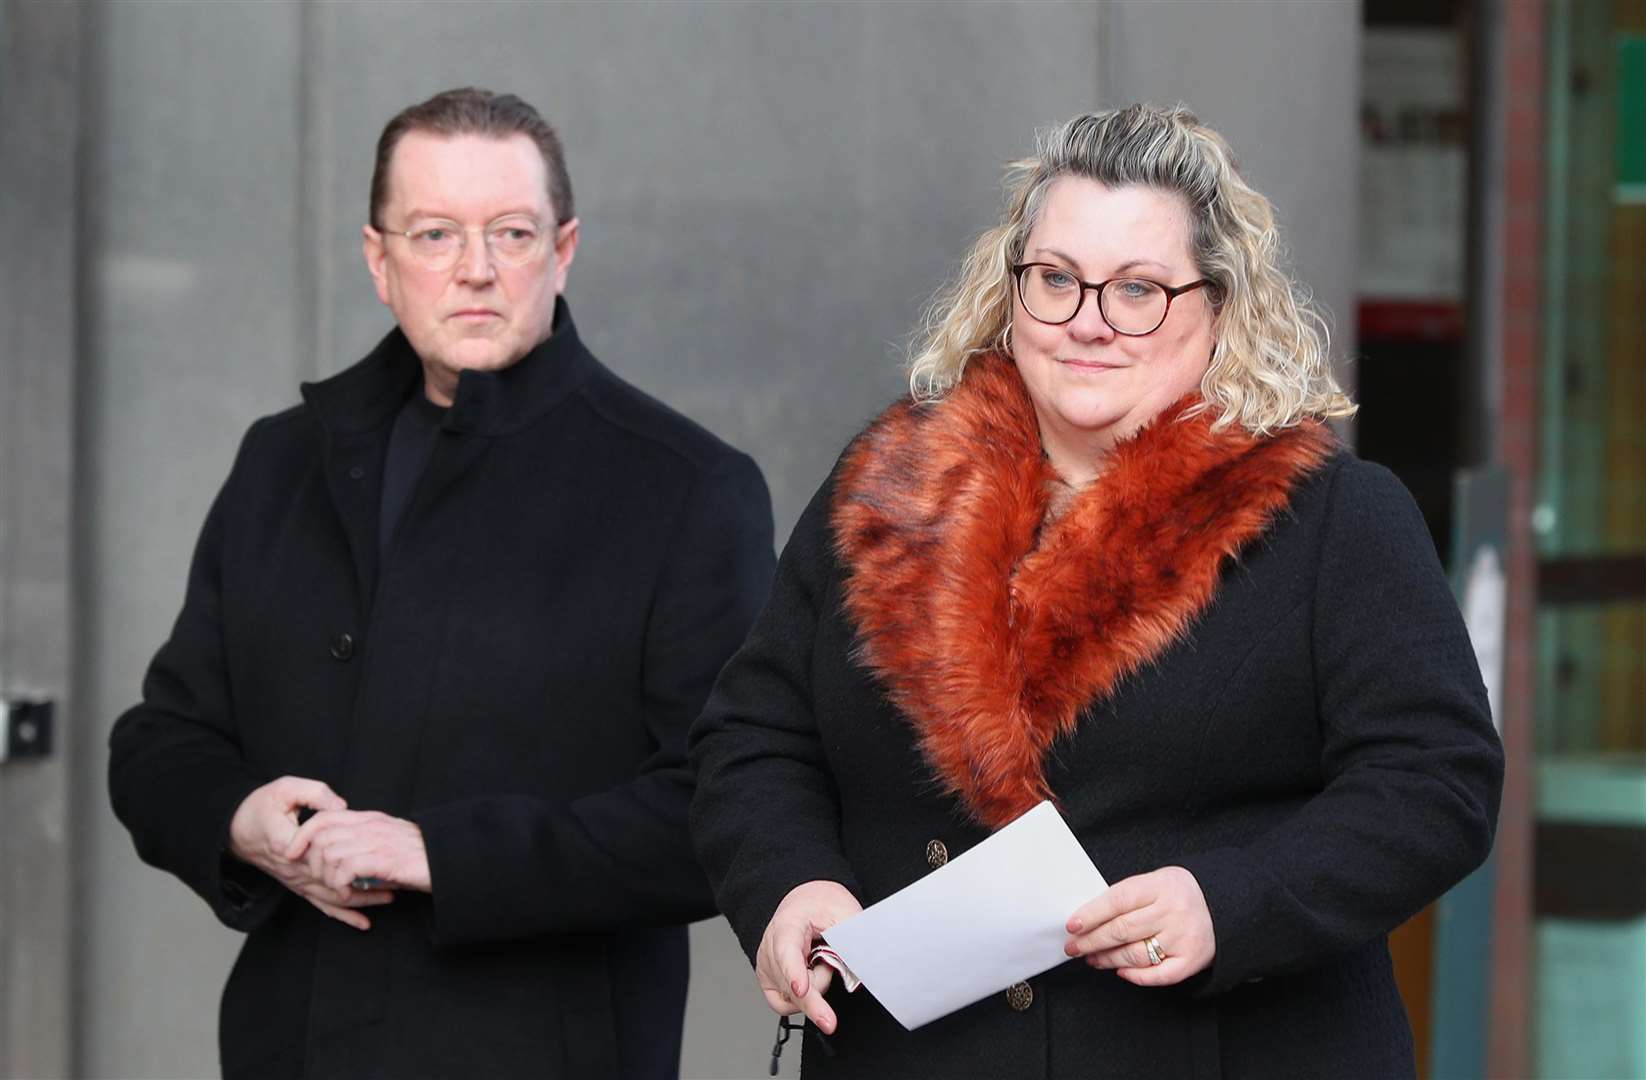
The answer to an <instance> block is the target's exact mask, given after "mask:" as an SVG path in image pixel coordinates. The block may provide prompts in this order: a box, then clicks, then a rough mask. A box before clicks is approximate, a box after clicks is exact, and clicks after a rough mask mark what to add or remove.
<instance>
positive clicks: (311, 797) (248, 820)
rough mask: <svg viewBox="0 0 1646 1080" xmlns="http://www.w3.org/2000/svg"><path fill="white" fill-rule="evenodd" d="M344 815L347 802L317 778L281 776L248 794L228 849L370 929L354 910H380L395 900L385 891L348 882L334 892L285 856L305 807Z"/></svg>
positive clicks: (232, 826)
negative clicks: (298, 818)
mask: <svg viewBox="0 0 1646 1080" xmlns="http://www.w3.org/2000/svg"><path fill="white" fill-rule="evenodd" d="M305 806H306V807H309V808H311V809H314V810H320V811H333V810H335V811H343V810H345V809H346V808H347V806H348V804H347V803H346V802H344V801H343V799H342V797H341V796H339V795H338V794H337V793H336V792H335V791H333V790H332V789H331V788H329V787H327V786H326V785H325V784H323V783H321V782H320V781H319V780H305V779H303V778H302V777H300V776H282V777H281V778H280V779H278V780H271V781H269V782H268V783H267V784H264V785H263V786H262V787H260V788H258V789H257V790H256V791H254V792H252V793H251V794H250V795H247V796H246V798H245V800H244V801H243V802H241V804H240V808H239V809H238V810H236V811H235V812H234V819H233V820H232V821H230V822H229V850H230V851H231V852H232V853H233V854H234V856H235V858H237V859H239V860H240V861H241V862H245V863H250V864H251V865H252V866H255V867H257V868H258V869H259V870H261V871H263V872H264V873H265V874H267V875H269V876H270V877H272V878H274V880H276V881H278V882H280V884H282V885H284V886H285V887H286V888H288V889H290V890H291V891H292V892H294V893H296V894H297V895H299V896H301V897H302V898H303V899H305V900H307V901H308V902H309V903H311V904H313V905H314V906H315V907H317V908H319V909H320V910H321V911H323V912H325V913H326V914H327V915H330V916H331V917H332V918H334V919H336V920H337V921H339V922H343V923H347V924H348V925H350V926H352V927H354V928H355V929H356V930H369V929H371V920H370V919H368V918H366V916H365V915H364V914H363V913H362V912H359V911H356V910H354V909H355V908H363V907H376V906H378V905H380V904H387V903H389V902H390V901H392V900H393V899H394V893H393V892H390V891H388V890H386V889H370V890H358V889H354V888H351V887H349V884H348V882H344V885H343V887H342V888H340V889H339V888H334V887H332V886H330V885H327V884H326V883H325V882H324V881H322V880H321V877H320V875H318V874H315V873H313V872H312V871H310V869H309V868H308V866H307V865H305V864H304V863H301V862H294V861H293V860H292V859H290V858H287V856H286V848H287V847H288V846H289V845H290V844H291V842H292V840H293V838H294V837H295V836H296V835H297V833H298V826H297V812H298V810H299V808H301V807H305Z"/></svg>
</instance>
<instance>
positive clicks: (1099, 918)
mask: <svg viewBox="0 0 1646 1080" xmlns="http://www.w3.org/2000/svg"><path fill="white" fill-rule="evenodd" d="M1066 929H1067V930H1068V931H1069V933H1070V934H1071V935H1073V936H1072V937H1071V938H1070V939H1069V940H1068V942H1066V943H1065V944H1064V946H1063V951H1064V952H1066V953H1068V954H1069V955H1070V956H1084V957H1085V958H1086V963H1088V964H1090V965H1091V966H1092V967H1094V968H1114V969H1115V974H1117V975H1119V976H1120V977H1121V978H1122V979H1125V980H1126V981H1127V982H1129V983H1136V984H1137V985H1138V986H1171V985H1172V984H1173V983H1180V982H1182V981H1183V980H1184V979H1187V978H1188V977H1189V976H1191V975H1195V974H1197V973H1199V972H1201V971H1204V970H1205V969H1206V968H1207V967H1208V966H1210V964H1211V962H1212V957H1213V956H1215V955H1217V942H1216V940H1215V938H1214V936H1213V933H1212V913H1211V912H1210V911H1209V910H1207V908H1206V897H1205V896H1204V895H1203V894H1202V893H1201V891H1200V883H1199V882H1198V881H1196V880H1195V879H1194V875H1193V874H1191V873H1189V872H1188V871H1187V870H1185V869H1183V867H1181V866H1168V867H1165V868H1164V869H1161V870H1156V871H1154V872H1153V873H1152V874H1138V875H1137V876H1135V877H1129V878H1126V879H1125V880H1124V881H1117V882H1115V884H1113V885H1111V886H1110V887H1109V890H1108V891H1107V892H1105V893H1103V894H1102V895H1100V896H1098V897H1097V898H1096V899H1094V900H1090V901H1088V902H1087V903H1085V904H1083V905H1082V906H1081V907H1080V909H1079V910H1077V911H1076V912H1075V913H1074V914H1073V915H1071V916H1070V917H1069V923H1068V926H1067V927H1066ZM1151 938H1153V939H1154V942H1155V949H1156V952H1157V953H1158V954H1160V955H1162V956H1163V957H1164V959H1162V960H1161V961H1160V962H1159V963H1158V964H1156V963H1152V962H1151V961H1150V958H1149V947H1148V944H1147V943H1148V941H1149V939H1151Z"/></svg>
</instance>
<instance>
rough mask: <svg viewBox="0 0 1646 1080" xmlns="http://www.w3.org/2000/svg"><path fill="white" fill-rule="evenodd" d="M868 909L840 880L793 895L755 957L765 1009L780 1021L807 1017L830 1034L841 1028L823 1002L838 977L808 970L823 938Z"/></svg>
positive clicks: (824, 968)
mask: <svg viewBox="0 0 1646 1080" xmlns="http://www.w3.org/2000/svg"><path fill="white" fill-rule="evenodd" d="M862 910H863V905H862V904H859V903H858V902H857V898H856V897H855V896H853V895H852V894H851V893H849V892H847V891H846V887H845V886H844V885H842V884H840V883H839V882H838V881H808V882H806V883H805V884H803V885H796V886H795V887H794V888H792V889H790V890H789V894H788V895H787V896H785V897H784V898H783V902H782V903H780V904H778V905H777V910H776V911H775V912H773V913H772V921H771V922H769V923H767V924H766V932H765V934H763V935H762V936H761V938H760V948H759V949H758V950H757V951H756V952H755V964H754V977H755V981H756V982H758V983H759V984H760V990H761V992H762V993H763V994H765V995H766V1004H767V1005H770V1006H771V1008H772V1011H773V1012H775V1013H777V1014H778V1015H779V1016H789V1015H791V1014H792V1013H797V1012H804V1013H805V1014H806V1018H807V1019H808V1020H810V1021H811V1022H812V1023H814V1024H816V1025H817V1029H818V1030H819V1031H821V1032H823V1034H825V1035H833V1034H834V1029H835V1025H836V1024H837V1023H839V1021H838V1019H837V1018H836V1017H835V1015H834V1010H833V1009H831V1008H829V1003H828V1002H826V1001H824V1000H823V995H824V993H826V992H827V991H828V989H829V983H830V982H831V981H832V980H833V978H834V968H832V967H830V966H829V965H827V964H818V965H817V966H816V967H808V962H809V960H810V959H811V953H812V942H813V940H814V939H816V938H817V936H818V935H819V934H821V933H822V932H823V931H825V930H827V929H828V928H829V927H831V926H833V925H834V924H835V923H837V922H840V921H842V920H843V919H849V918H851V917H852V916H853V915H856V914H857V913H858V912H860V911H862Z"/></svg>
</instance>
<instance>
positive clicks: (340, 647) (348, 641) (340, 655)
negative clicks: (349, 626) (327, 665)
mask: <svg viewBox="0 0 1646 1080" xmlns="http://www.w3.org/2000/svg"><path fill="white" fill-rule="evenodd" d="M331 654H332V656H334V657H335V658H337V659H338V660H347V659H348V658H349V657H351V656H353V655H354V635H352V634H338V635H337V636H336V637H334V638H332V639H331Z"/></svg>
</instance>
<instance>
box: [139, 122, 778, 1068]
mask: <svg viewBox="0 0 1646 1080" xmlns="http://www.w3.org/2000/svg"><path fill="white" fill-rule="evenodd" d="M364 232H365V242H364V249H365V256H366V264H367V268H368V269H369V270H370V272H371V276H372V280H373V282H374V283H375V285H376V287H377V295H378V297H379V298H380V299H381V300H382V301H383V303H385V304H386V305H388V307H389V308H390V310H392V311H393V312H394V317H395V319H396V321H397V322H398V324H399V327H398V329H396V330H394V331H393V332H391V333H390V334H389V335H388V336H387V337H386V338H384V339H383V341H382V342H381V343H380V344H379V345H378V346H377V347H376V348H375V349H374V350H373V351H372V353H371V354H370V355H369V356H367V357H366V359H364V360H363V361H361V362H360V363H359V364H357V365H355V366H354V367H352V368H349V369H348V370H346V371H344V372H343V373H342V374H340V375H337V376H336V377H334V378H331V379H327V380H325V381H323V382H319V383H313V384H307V385H305V386H304V387H303V398H304V403H303V404H302V405H299V406H297V407H296V408H293V409H291V410H289V411H287V412H284V413H281V414H279V415H276V416H272V417H268V418H265V419H263V420H260V421H258V422H257V423H256V424H254V425H253V426H252V428H251V430H250V432H249V433H248V434H247V436H246V438H245V441H244V443H243V444H242V446H241V448H240V452H239V455H238V457H237V459H236V461H235V464H234V467H233V469H232V471H231V473H230V475H229V478H228V481H227V482H226V484H225V485H224V487H223V490H222V491H221V492H220V493H219V495H218V497H217V500H216V502H215V503H214V504H213V506H212V509H211V512H210V514H209V515H208V517H207V519H206V524H205V528H204V531H203V534H202V536H201V538H200V543H199V546H198V548H197V550H196V552H195V557H194V562H193V566H192V568H191V570H190V573H189V582H188V590H187V595H186V597H185V599H184V604H183V610H182V614H181V615H180V616H179V617H178V620H177V624H176V627H175V628H174V630H173V632H172V636H171V638H170V640H169V641H167V643H166V644H165V645H164V646H163V647H162V648H161V650H160V652H159V653H158V655H157V656H156V657H155V660H154V663H153V665H152V666H151V668H150V669H149V673H148V676H147V678H146V679H145V681H144V685H143V701H142V703H141V704H139V705H137V706H136V707H135V708H133V709H131V710H130V711H129V712H127V713H126V714H125V715H124V716H123V717H121V719H120V721H119V722H118V723H117V724H116V725H115V729H114V733H113V735H112V737H111V746H112V751H113V756H112V760H111V763H110V770H109V774H110V775H109V785H110V791H111V793H112V796H113V801H114V807H115V811H116V813H117V814H118V815H119V816H120V819H121V820H122V821H123V822H124V823H125V824H126V826H127V827H128V828H129V829H130V830H131V832H132V835H133V838H134V839H135V841H136V844H137V849H138V852H139V853H140V854H141V855H142V857H143V858H144V859H145V860H147V861H148V862H150V863H152V864H154V865H156V866H158V867H161V868H163V869H165V870H169V871H171V872H172V873H175V874H177V875H178V876H179V877H180V878H182V879H183V881H184V882H185V883H187V884H188V885H189V886H190V887H191V888H193V889H194V890H195V891H196V892H198V893H199V894H200V895H201V896H202V897H203V898H205V900H206V901H207V903H209V904H210V905H211V906H212V909H213V910H214V912H215V913H216V914H217V916H218V917H219V918H220V919H221V920H222V921H223V922H225V923H227V924H228V925H229V926H231V927H234V928H236V929H240V930H244V931H247V932H248V934H249V936H248V938H247V940H246V943H245V946H244V947H243V949H242V951H241V954H240V958H239V961H238V962H237V963H236V965H235V968H234V971H233V973H232V974H231V975H230V977H229V982H228V986H227V988H226V989H225V991H224V995H223V1005H222V1014H221V1023H220V1041H221V1051H222V1064H223V1071H224V1074H225V1075H226V1076H228V1077H231V1078H232V1077H265V1076H267V1077H276V1076H278V1077H289V1076H304V1077H349V1078H360V1077H371V1076H384V1077H414V1076H477V1077H478V1076H485V1077H507V1076H519V1075H532V1076H551V1077H577V1078H583V1077H607V1076H625V1077H626V1076H643V1077H663V1076H670V1077H672V1076H675V1075H677V1073H678V1057H679V1046H680V1033H681V1023H682V1012H683V1007H684V1000H685V986H686V971H687V957H686V936H685V930H684V928H683V927H682V926H681V925H680V924H681V923H684V922H687V921H689V920H692V919H697V918H702V917H704V916H707V915H709V914H711V913H712V911H713V904H712V901H711V898H710V894H709V891H708V888H707V886H706V884H705V883H704V881H703V879H702V876H701V873H700V871H699V870H698V867H697V865H696V863H695V862H694V860H693V856H692V854H691V845H690V842H689V839H688V836H687V832H686V811H687V805H688V802H689V800H690V774H689V773H688V771H687V768H686V765H685V763H684V756H683V747H684V742H685V733H686V728H687V726H688V724H689V723H690V721H691V720H692V718H693V717H694V716H695V714H696V713H697V710H698V708H699V707H700V706H701V704H702V702H703V700H704V698H705V697H706V696H707V693H708V690H709V686H710V683H711V682H712V681H713V679H714V676H715V674H716V673H717V672H718V670H719V668H720V666H721V664H722V662H723V661H724V660H725V659H726V658H727V657H728V656H729V655H730V654H731V653H732V651H733V650H734V649H735V648H736V647H737V645H738V644H739V643H740V642H741V640H742V638H743V635H744V633H745V631H746V630H747V629H748V626H749V623H750V621H751V620H752V619H753V616H754V614H755V612H756V609H757V608H758V606H759V604H760V602H761V600H762V599H763V596H764V593H765V589H766V586H767V584H768V582H769V579H770V575H771V571H772V526H771V510H770V501H769V498H768V496H767V493H766V488H765V485H764V482H763V481H762V480H761V477H760V473H759V470H758V469H757V468H756V467H755V465H754V463H753V462H752V461H750V460H749V458H747V457H746V456H744V455H742V454H740V453H738V452H736V451H734V450H732V449H731V448H729V447H727V446H726V445H724V444H723V443H721V442H719V441H718V440H717V439H715V438H714V437H713V436H711V435H709V434H708V433H707V432H705V431H703V430H702V429H701V428H699V427H697V426H695V425H694V424H692V423H691V422H690V421H688V420H686V419H684V418H683V417H681V416H679V415H677V414H675V413H673V412H671V411H670V410H668V409H667V408H665V407H664V406H662V405H660V404H658V403H657V402H655V401H653V400H651V399H650V398H647V397H646V396H645V395H643V394H641V393H640V392H639V391H637V390H635V389H633V388H631V387H630V386H628V385H627V384H625V383H623V382H622V381H620V380H619V379H618V378H617V377H616V376H614V375H613V374H611V373H610V372H609V371H607V370H606V369H605V368H604V367H602V366H601V365H600V364H599V363H598V362H597V361H596V360H595V359H594V357H593V356H591V355H590V354H589V353H588V352H587V351H586V350H585V349H584V348H583V346H582V345H581V344H580V343H579V341H578V337H577V331H576V329H575V328H574V326H573V325H572V320H571V315H570V312H569V311H568V309H567V305H566V302H565V300H564V299H563V298H562V296H561V294H562V293H563V291H564V289H565V285H566V275H567V271H568V270H569V269H570V267H571V264H572V259H573V256H574V255H575V254H576V252H577V245H578V222H577V218H576V217H575V216H573V212H572V194H571V185H570V183H569V181H568V179H567V176H566V171H565V165H564V162H563V159H562V154H561V148H560V144H559V141H558V139H557V137H556V136H555V133H554V132H553V130H552V129H551V128H550V127H549V126H548V124H546V123H545V122H544V121H543V119H542V118H541V117H540V116H539V115H538V113H537V112H536V110H534V109H533V108H532V107H531V106H530V105H528V104H526V103H525V102H523V101H521V100H520V99H519V98H516V97H513V96H510V95H503V96H495V95H492V94H491V93H490V92H488V91H482V90H473V89H464V90H454V91H449V92H447V93H443V94H440V95H437V96H436V97H434V98H432V99H430V100H429V101H427V102H424V103H423V104H421V105H416V106H413V107H411V108H409V109H407V110H405V111H404V112H402V113H401V114H400V115H399V116H397V117H395V118H394V119H393V120H392V121H390V123H389V125H388V126H387V128H385V130H384V132H383V135H382V138H381V139H380V140H379V143H378V151H377V161H376V168H375V172H374V175H373V178H372V197H371V223H370V224H369V225H367V226H366V227H365V230H364ZM640 299H641V302H643V293H642V294H641V297H640Z"/></svg>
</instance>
